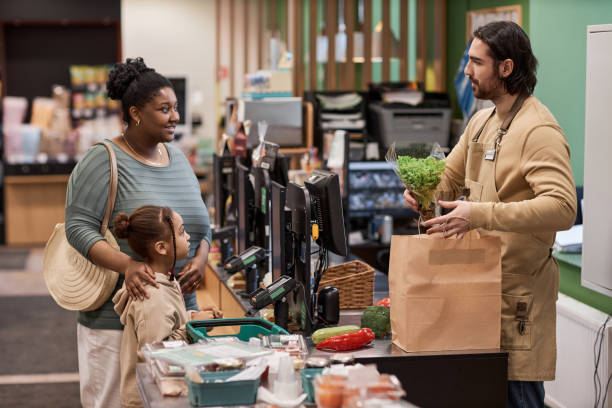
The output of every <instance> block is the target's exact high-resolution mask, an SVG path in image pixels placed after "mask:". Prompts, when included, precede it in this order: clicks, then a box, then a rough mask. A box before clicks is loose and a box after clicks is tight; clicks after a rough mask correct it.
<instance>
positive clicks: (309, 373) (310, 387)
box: [301, 368, 323, 404]
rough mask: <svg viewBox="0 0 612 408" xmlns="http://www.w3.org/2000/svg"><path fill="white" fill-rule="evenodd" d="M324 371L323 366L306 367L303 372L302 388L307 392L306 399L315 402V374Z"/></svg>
mask: <svg viewBox="0 0 612 408" xmlns="http://www.w3.org/2000/svg"><path fill="white" fill-rule="evenodd" d="M322 371H323V369H322V368H305V369H303V370H302V372H301V376H302V389H303V390H304V392H305V393H306V401H308V402H310V403H312V404H314V402H315V393H314V384H313V383H312V380H314V378H315V375H317V374H320V373H321V372H322Z"/></svg>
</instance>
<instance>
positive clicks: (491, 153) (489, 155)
mask: <svg viewBox="0 0 612 408" xmlns="http://www.w3.org/2000/svg"><path fill="white" fill-rule="evenodd" d="M484 158H485V160H490V161H493V160H495V149H491V150H487V151H486V152H485V156H484Z"/></svg>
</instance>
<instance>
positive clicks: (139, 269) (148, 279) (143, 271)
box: [124, 259, 159, 300]
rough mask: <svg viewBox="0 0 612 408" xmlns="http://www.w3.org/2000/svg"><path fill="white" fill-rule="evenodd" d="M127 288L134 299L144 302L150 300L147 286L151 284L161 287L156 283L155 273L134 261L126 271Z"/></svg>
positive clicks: (141, 263)
mask: <svg viewBox="0 0 612 408" xmlns="http://www.w3.org/2000/svg"><path fill="white" fill-rule="evenodd" d="M124 275H125V287H126V289H127V291H128V293H129V295H130V297H131V298H132V299H138V300H144V299H145V298H146V299H148V298H149V294H148V293H147V291H146V289H145V285H147V284H149V285H152V286H155V287H156V288H158V287H159V284H158V283H157V282H156V281H155V273H154V272H153V270H152V269H151V268H150V267H149V266H148V265H147V264H145V263H143V262H138V261H134V260H133V259H132V260H130V262H129V263H128V265H127V268H126V269H125V273H124Z"/></svg>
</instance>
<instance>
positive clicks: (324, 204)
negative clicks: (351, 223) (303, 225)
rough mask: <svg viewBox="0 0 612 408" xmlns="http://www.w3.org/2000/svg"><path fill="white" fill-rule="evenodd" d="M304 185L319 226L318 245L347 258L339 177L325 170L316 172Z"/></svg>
mask: <svg viewBox="0 0 612 408" xmlns="http://www.w3.org/2000/svg"><path fill="white" fill-rule="evenodd" d="M304 185H305V186H306V188H307V189H308V192H309V193H310V201H311V206H312V214H313V218H314V219H315V220H316V222H317V224H318V225H319V239H318V240H317V243H318V244H319V245H320V246H322V247H324V248H326V249H328V250H330V251H332V252H335V253H337V254H338V255H341V256H347V253H348V250H347V245H346V235H345V232H344V215H343V213H342V196H341V194H340V179H339V178H338V175H337V174H336V173H332V172H329V171H325V170H314V171H313V172H312V174H311V175H310V176H309V177H308V178H307V179H306V180H305V181H304Z"/></svg>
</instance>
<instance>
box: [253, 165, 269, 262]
mask: <svg viewBox="0 0 612 408" xmlns="http://www.w3.org/2000/svg"><path fill="white" fill-rule="evenodd" d="M251 176H252V179H253V189H254V190H255V208H256V210H255V245H257V246H260V247H262V248H266V249H270V247H271V245H270V229H269V226H270V208H269V207H270V174H269V173H268V170H265V169H261V168H257V167H254V168H252V169H251ZM268 270H270V269H268Z"/></svg>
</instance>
